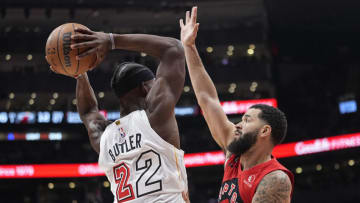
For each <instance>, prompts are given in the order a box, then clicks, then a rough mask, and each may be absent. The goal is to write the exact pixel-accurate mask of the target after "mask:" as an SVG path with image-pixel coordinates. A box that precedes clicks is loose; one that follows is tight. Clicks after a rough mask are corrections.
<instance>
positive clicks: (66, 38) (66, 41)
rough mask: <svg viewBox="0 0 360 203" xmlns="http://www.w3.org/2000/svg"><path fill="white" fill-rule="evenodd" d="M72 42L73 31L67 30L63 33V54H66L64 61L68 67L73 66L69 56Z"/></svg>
mask: <svg viewBox="0 0 360 203" xmlns="http://www.w3.org/2000/svg"><path fill="white" fill-rule="evenodd" d="M70 44H71V32H66V33H64V35H63V54H64V61H65V66H66V67H71V60H70V56H69V53H70V51H71V48H70Z"/></svg>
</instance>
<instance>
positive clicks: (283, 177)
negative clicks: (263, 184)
mask: <svg viewBox="0 0 360 203" xmlns="http://www.w3.org/2000/svg"><path fill="white" fill-rule="evenodd" d="M264 179H265V180H267V181H270V182H275V183H277V182H281V183H289V184H290V185H291V181H290V178H289V176H288V174H287V173H286V172H285V171H283V170H275V171H272V172H270V173H268V174H266V175H265V176H264V178H263V180H264Z"/></svg>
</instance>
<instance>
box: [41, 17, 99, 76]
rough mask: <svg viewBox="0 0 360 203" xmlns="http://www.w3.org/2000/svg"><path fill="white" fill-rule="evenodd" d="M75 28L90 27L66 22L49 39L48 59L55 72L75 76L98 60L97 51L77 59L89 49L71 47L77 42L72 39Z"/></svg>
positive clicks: (47, 44) (46, 52)
mask: <svg viewBox="0 0 360 203" xmlns="http://www.w3.org/2000/svg"><path fill="white" fill-rule="evenodd" d="M75 28H84V29H89V28H87V27H86V26H84V25H81V24H77V23H66V24H63V25H60V26H59V27H57V28H55V29H54V30H53V31H52V32H51V34H50V36H49V37H48V39H47V42H46V47H45V55H46V60H47V62H48V63H49V64H50V66H51V68H52V71H54V72H55V73H58V74H63V75H67V76H71V77H75V76H77V75H80V74H82V73H85V72H86V71H88V70H89V69H91V68H93V66H94V64H95V62H96V53H93V54H90V55H88V56H86V57H84V58H82V59H81V60H76V56H77V55H79V54H81V53H83V52H85V51H87V50H88V49H86V48H82V49H71V47H70V45H71V44H73V43H75V42H77V41H75V40H72V39H71V36H72V35H74V34H75Z"/></svg>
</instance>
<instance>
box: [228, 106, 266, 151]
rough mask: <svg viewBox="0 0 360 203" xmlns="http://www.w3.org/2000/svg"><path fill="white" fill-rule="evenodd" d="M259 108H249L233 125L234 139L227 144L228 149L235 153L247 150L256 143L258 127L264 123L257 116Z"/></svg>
mask: <svg viewBox="0 0 360 203" xmlns="http://www.w3.org/2000/svg"><path fill="white" fill-rule="evenodd" d="M260 112H261V110H259V109H249V110H248V111H247V112H246V113H245V114H244V116H243V117H242V121H241V122H239V123H238V124H236V125H235V127H236V130H235V132H234V140H233V141H232V142H231V143H230V144H229V146H228V150H229V151H230V152H231V153H233V154H236V155H241V154H244V153H245V152H247V151H248V150H249V149H250V148H251V147H252V146H254V145H255V144H256V141H257V139H258V135H259V131H260V128H261V127H262V126H263V125H264V123H263V122H262V121H261V120H260V119H259V118H258V114H259V113H260Z"/></svg>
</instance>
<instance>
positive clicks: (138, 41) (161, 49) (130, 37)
mask: <svg viewBox="0 0 360 203" xmlns="http://www.w3.org/2000/svg"><path fill="white" fill-rule="evenodd" d="M114 41H115V47H116V49H123V50H128V51H137V52H144V53H146V54H149V55H151V56H154V57H156V58H158V59H162V58H163V57H164V55H165V54H166V53H167V52H168V51H169V50H171V49H182V48H181V42H180V41H179V40H176V39H174V38H170V37H161V36H156V35H147V34H114Z"/></svg>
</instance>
